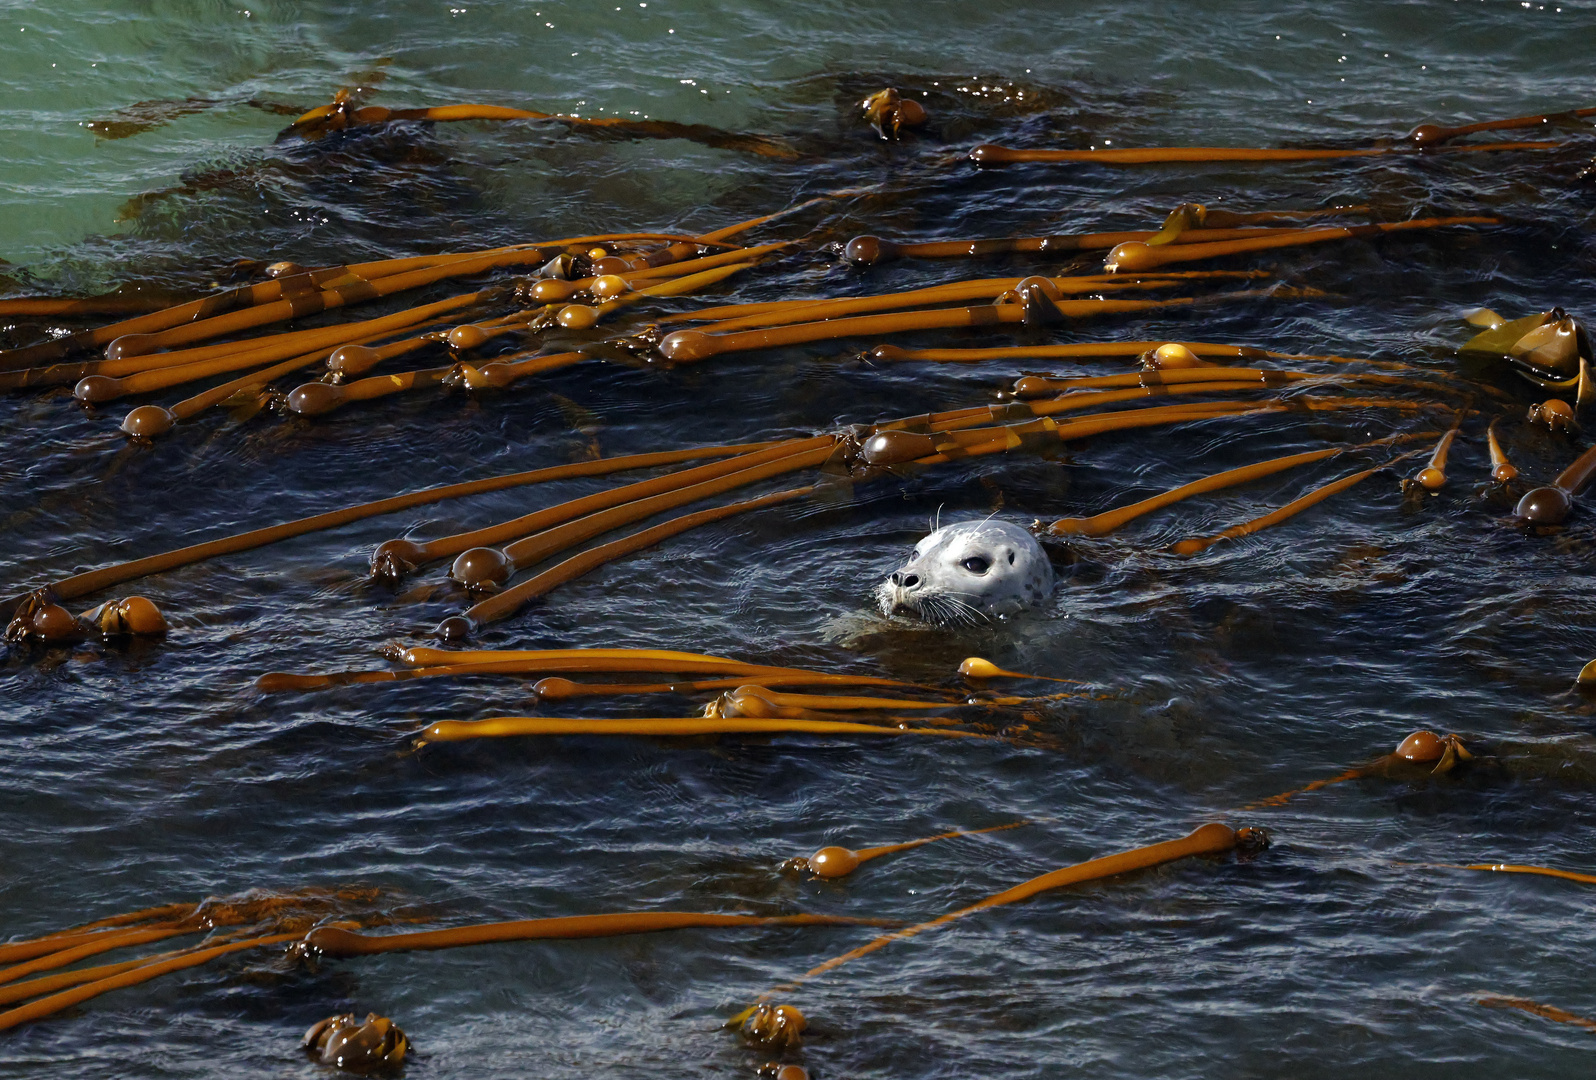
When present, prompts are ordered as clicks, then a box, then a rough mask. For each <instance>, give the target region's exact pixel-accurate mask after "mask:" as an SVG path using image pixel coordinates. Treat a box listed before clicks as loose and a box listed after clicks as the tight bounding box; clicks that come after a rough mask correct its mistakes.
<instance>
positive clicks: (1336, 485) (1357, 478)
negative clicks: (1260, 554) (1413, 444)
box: [1170, 451, 1417, 555]
mask: <svg viewBox="0 0 1596 1080" xmlns="http://www.w3.org/2000/svg"><path fill="white" fill-rule="evenodd" d="M1414 453H1417V451H1410V452H1409V453H1406V454H1402V455H1400V456H1398V457H1395V458H1392V459H1391V460H1390V461H1387V462H1386V463H1384V464H1383V465H1376V466H1375V467H1374V468H1372V469H1364V470H1363V471H1362V472H1356V473H1353V474H1352V475H1351V476H1344V477H1342V478H1341V479H1340V480H1336V481H1333V482H1331V483H1329V484H1326V485H1324V486H1323V487H1321V488H1315V489H1314V490H1313V491H1310V492H1308V494H1306V495H1303V496H1302V497H1301V498H1297V499H1293V500H1292V501H1291V502H1289V503H1287V504H1286V505H1284V506H1282V507H1281V508H1280V509H1278V510H1275V511H1273V512H1271V513H1268V514H1265V515H1264V516H1263V517H1260V518H1254V519H1253V520H1251V521H1248V522H1243V523H1242V524H1240V525H1233V526H1231V527H1230V528H1228V529H1226V530H1225V531H1224V532H1222V533H1219V534H1218V535H1216V536H1209V537H1193V538H1191V539H1189V540H1182V541H1181V542H1180V543H1178V544H1176V545H1175V546H1174V547H1173V548H1171V549H1170V550H1171V551H1173V552H1174V553H1175V554H1176V555H1195V554H1197V553H1198V552H1200V551H1202V550H1204V549H1205V548H1209V547H1212V546H1213V545H1214V544H1217V543H1219V541H1221V540H1235V539H1236V538H1238V537H1242V536H1248V535H1250V534H1252V533H1255V532H1258V531H1260V530H1262V529H1267V528H1269V526H1271V525H1278V524H1280V523H1281V522H1282V521H1286V520H1288V519H1290V518H1293V517H1296V516H1297V515H1298V514H1300V513H1302V512H1303V511H1304V510H1306V509H1308V508H1309V507H1312V506H1317V505H1318V504H1319V503H1322V502H1324V501H1325V500H1326V499H1328V498H1330V496H1332V495H1337V494H1340V493H1341V492H1343V491H1345V490H1346V489H1347V488H1349V487H1352V486H1353V485H1354V484H1361V483H1362V482H1363V481H1365V480H1367V479H1368V478H1369V477H1371V476H1373V475H1374V474H1375V473H1377V472H1379V471H1380V470H1382V469H1389V468H1390V467H1391V466H1392V465H1394V464H1396V463H1397V462H1398V461H1401V460H1403V459H1404V458H1409V457H1412V456H1413V454H1414Z"/></svg>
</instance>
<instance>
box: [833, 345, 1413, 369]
mask: <svg viewBox="0 0 1596 1080" xmlns="http://www.w3.org/2000/svg"><path fill="white" fill-rule="evenodd" d="M1166 344H1173V345H1180V346H1182V347H1183V348H1186V349H1190V350H1191V351H1192V352H1193V353H1195V354H1196V355H1198V356H1205V357H1215V358H1218V359H1235V360H1252V361H1258V360H1323V361H1325V362H1326V363H1331V364H1367V365H1369V366H1371V367H1383V368H1390V369H1392V370H1397V371H1410V370H1413V368H1412V365H1409V364H1400V363H1395V362H1392V361H1386V360H1365V359H1361V358H1359V357H1354V356H1317V355H1309V354H1305V353H1280V352H1271V351H1269V350H1267V349H1258V348H1254V347H1253V346H1251V345H1215V344H1212V343H1209V342H1202V341H1178V342H1169V341H1108V342H1083V343H1080V344H1075V345H1002V346H998V347H995V348H984V349H905V348H901V347H900V346H897V345H877V346H876V347H875V348H874V349H871V350H870V351H869V352H867V353H864V354H863V358H864V359H867V360H881V361H910V360H928V361H933V362H938V363H952V364H974V363H979V362H981V361H984V360H1055V359H1073V358H1080V357H1096V356H1141V355H1142V354H1143V353H1145V352H1147V351H1148V350H1149V349H1156V348H1159V347H1160V346H1162V345H1166Z"/></svg>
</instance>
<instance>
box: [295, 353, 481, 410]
mask: <svg viewBox="0 0 1596 1080" xmlns="http://www.w3.org/2000/svg"><path fill="white" fill-rule="evenodd" d="M454 370H455V365H454V364H453V363H449V364H442V365H440V366H438V367H430V368H417V369H415V370H413V371H401V372H398V373H396V374H393V375H373V376H371V377H370V378H367V379H356V380H355V381H354V382H351V383H343V384H341V385H340V384H335V383H324V382H309V383H302V384H300V385H299V386H296V387H294V388H293V389H292V390H290V391H289V392H288V410H289V412H293V413H297V414H298V415H300V416H325V415H326V414H327V413H330V412H332V411H333V410H335V409H341V408H343V407H344V406H345V405H348V404H350V403H352V402H356V401H371V400H372V399H374V398H380V397H387V396H388V395H389V394H398V393H403V392H404V391H406V390H414V389H415V388H416V387H418V386H437V385H438V384H440V383H442V382H443V380H444V379H445V378H447V377H448V376H449V374H450V373H451V372H453V371H454Z"/></svg>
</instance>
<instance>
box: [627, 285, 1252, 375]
mask: <svg viewBox="0 0 1596 1080" xmlns="http://www.w3.org/2000/svg"><path fill="white" fill-rule="evenodd" d="M1261 295H1265V294H1260V293H1223V294H1220V295H1218V296H1211V297H1205V298H1204V299H1205V300H1209V301H1218V300H1232V299H1240V298H1244V297H1253V296H1261ZM1196 302H1197V300H1196V298H1195V297H1190V296H1182V297H1176V298H1174V299H1171V300H1046V301H1045V303H1044V304H1042V305H1041V307H1042V310H1043V311H1044V314H1043V315H1042V316H1040V317H1041V319H1042V321H1055V320H1057V319H1065V318H1077V319H1078V318H1087V317H1090V316H1093V315H1106V314H1114V313H1119V312H1131V311H1152V310H1155V309H1158V308H1168V307H1190V306H1191V305H1192V304H1195V303H1196ZM1037 319H1038V315H1037V314H1036V313H1035V311H1033V305H1032V304H1029V303H1025V304H982V305H979V306H975V307H962V308H933V309H931V310H930V311H916V312H904V313H894V314H882V315H855V316H853V317H851V318H843V319H826V320H822V321H820V322H808V323H795V324H793V325H791V326H780V327H773V328H771V329H767V330H744V331H741V332H734V333H730V334H707V333H705V332H703V331H702V330H677V331H675V332H674V333H670V334H667V335H665V337H664V338H663V339H662V340H661V341H660V343H659V350H660V355H661V356H663V357H665V359H667V360H669V361H671V362H672V363H694V362H697V361H699V360H704V359H707V358H709V357H711V356H718V355H720V354H722V353H732V352H747V351H750V350H753V349H769V348H777V347H783V346H789V345H804V344H808V343H809V342H813V341H830V340H833V339H835V338H843V337H862V336H865V335H870V334H899V333H907V332H910V331H915V330H945V329H951V328H955V327H961V326H995V325H997V324H999V323H1027V322H1035V321H1037Z"/></svg>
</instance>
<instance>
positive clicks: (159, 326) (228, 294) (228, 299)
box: [0, 256, 470, 371]
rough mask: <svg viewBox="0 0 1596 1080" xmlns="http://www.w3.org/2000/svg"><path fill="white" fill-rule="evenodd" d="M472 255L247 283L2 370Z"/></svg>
mask: <svg viewBox="0 0 1596 1080" xmlns="http://www.w3.org/2000/svg"><path fill="white" fill-rule="evenodd" d="M468 257H470V256H441V257H427V258H424V259H422V260H414V259H398V260H384V261H382V262H375V263H358V264H356V265H354V266H333V267H326V268H324V269H321V270H312V271H305V272H302V273H299V274H291V275H288V276H285V277H279V278H276V279H274V280H272V281H263V282H258V283H256V284H254V285H244V286H241V287H239V288H236V289H227V290H224V291H222V292H219V293H212V294H211V295H210V296H205V297H201V298H200V299H198V300H192V301H189V302H187V303H183V304H178V305H176V306H174V307H163V309H162V310H160V311H157V312H153V313H151V314H149V315H142V316H139V317H138V318H134V319H126V320H123V321H122V322H118V323H112V324H110V325H108V326H101V327H97V328H95V329H93V330H81V331H79V332H77V333H75V334H69V335H67V336H66V337H62V338H55V339H53V340H51V341H46V342H41V343H39V344H37V345H29V346H27V347H25V348H21V349H11V350H7V351H4V352H0V371H15V370H18V369H20V368H24V367H29V366H32V365H36V364H41V363H49V362H50V361H52V360H59V359H61V358H62V357H65V356H68V355H70V354H71V353H74V352H81V351H84V350H86V349H92V348H96V347H98V346H100V345H106V344H108V343H110V342H112V341H115V340H116V339H117V338H119V337H126V336H128V335H134V334H152V333H156V332H158V331H161V330H166V329H169V328H171V327H174V326H181V325H183V324H184V323H188V322H193V321H196V320H201V319H209V318H211V317H213V316H215V315H220V314H223V313H226V312H229V311H233V310H236V309H238V308H245V307H253V306H255V305H256V304H260V303H265V302H268V301H272V300H277V299H279V298H281V297H283V296H294V295H298V294H301V293H310V292H315V291H317V290H318V288H319V286H320V285H321V283H322V282H328V281H334V280H337V279H339V278H364V279H366V280H368V281H369V280H372V279H374V278H377V277H381V276H385V272H386V270H387V268H390V267H391V268H393V269H392V272H399V271H401V270H409V269H416V268H417V267H418V266H423V265H425V266H431V265H434V264H435V262H436V261H438V260H440V259H441V260H443V261H451V260H453V261H459V260H460V259H463V258H468Z"/></svg>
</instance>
